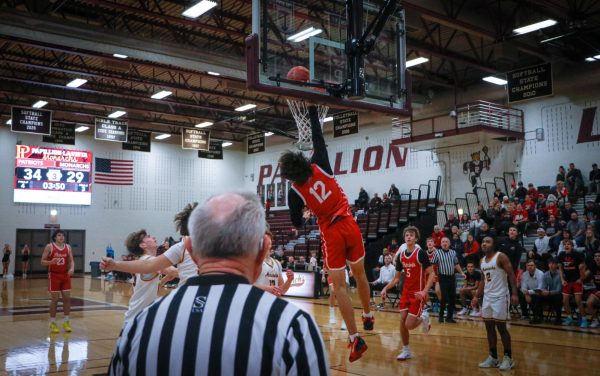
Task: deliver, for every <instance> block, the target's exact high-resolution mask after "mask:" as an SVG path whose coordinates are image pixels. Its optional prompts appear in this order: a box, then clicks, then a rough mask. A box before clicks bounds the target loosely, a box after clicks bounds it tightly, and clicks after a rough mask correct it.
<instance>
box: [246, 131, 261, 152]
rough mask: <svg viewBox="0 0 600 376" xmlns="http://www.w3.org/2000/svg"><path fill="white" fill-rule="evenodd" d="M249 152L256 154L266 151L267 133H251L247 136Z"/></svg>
mask: <svg viewBox="0 0 600 376" xmlns="http://www.w3.org/2000/svg"><path fill="white" fill-rule="evenodd" d="M247 148H248V154H256V153H260V152H263V151H265V134H264V133H256V134H251V135H250V136H248V138H247Z"/></svg>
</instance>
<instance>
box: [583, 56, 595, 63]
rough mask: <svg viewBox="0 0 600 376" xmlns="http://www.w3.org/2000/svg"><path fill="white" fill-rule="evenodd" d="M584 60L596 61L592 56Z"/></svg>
mask: <svg viewBox="0 0 600 376" xmlns="http://www.w3.org/2000/svg"><path fill="white" fill-rule="evenodd" d="M585 61H589V62H592V61H596V59H594V58H593V57H586V58H585Z"/></svg>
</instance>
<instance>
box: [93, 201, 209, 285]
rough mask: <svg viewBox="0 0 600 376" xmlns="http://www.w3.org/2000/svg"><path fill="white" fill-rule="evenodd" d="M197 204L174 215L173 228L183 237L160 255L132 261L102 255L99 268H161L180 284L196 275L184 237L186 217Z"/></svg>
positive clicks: (140, 270) (141, 270)
mask: <svg viewBox="0 0 600 376" xmlns="http://www.w3.org/2000/svg"><path fill="white" fill-rule="evenodd" d="M197 205H198V203H197V202H194V203H193V204H188V205H186V207H185V208H183V210H182V211H181V212H179V213H177V214H176V215H175V229H176V230H177V231H178V232H179V233H180V234H181V236H183V238H184V239H182V240H181V241H180V242H179V243H177V244H174V245H173V246H172V247H170V248H169V249H168V250H167V251H165V253H163V254H162V255H160V256H158V257H153V258H147V259H143V260H142V259H139V260H133V261H115V260H113V259H112V258H109V257H103V258H102V261H101V262H100V268H101V269H103V270H107V271H111V270H117V271H121V272H126V273H154V272H157V271H159V270H163V271H165V272H167V273H168V275H169V277H170V278H171V277H172V278H179V284H180V285H182V284H184V283H185V281H187V279H188V278H190V277H194V276H197V275H198V269H197V268H198V266H197V265H196V263H195V262H194V260H192V257H191V256H190V252H189V250H187V249H186V247H185V238H186V237H187V236H188V235H189V231H188V219H189V217H190V214H191V213H192V211H193V210H194V208H195V207H196V206H197ZM171 265H177V269H174V268H170V266H171ZM164 281H165V280H164V279H163V282H164Z"/></svg>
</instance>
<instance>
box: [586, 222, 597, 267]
mask: <svg viewBox="0 0 600 376" xmlns="http://www.w3.org/2000/svg"><path fill="white" fill-rule="evenodd" d="M583 246H584V247H585V250H584V251H583V252H584V254H585V255H586V260H587V261H588V264H589V261H591V260H592V258H593V256H594V253H596V252H598V250H600V240H598V239H596V236H595V235H594V231H593V230H592V229H591V228H588V229H587V230H585V241H584V242H583Z"/></svg>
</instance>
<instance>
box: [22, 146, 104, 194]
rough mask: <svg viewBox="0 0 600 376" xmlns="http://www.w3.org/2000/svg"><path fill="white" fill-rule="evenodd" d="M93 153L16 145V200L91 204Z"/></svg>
mask: <svg viewBox="0 0 600 376" xmlns="http://www.w3.org/2000/svg"><path fill="white" fill-rule="evenodd" d="M91 176H92V152H90V151H85V150H68V149H58V148H47V147H41V146H27V145H16V158H15V177H14V186H13V188H14V202H29V203H36V204H63V205H91V202H92V184H91Z"/></svg>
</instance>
